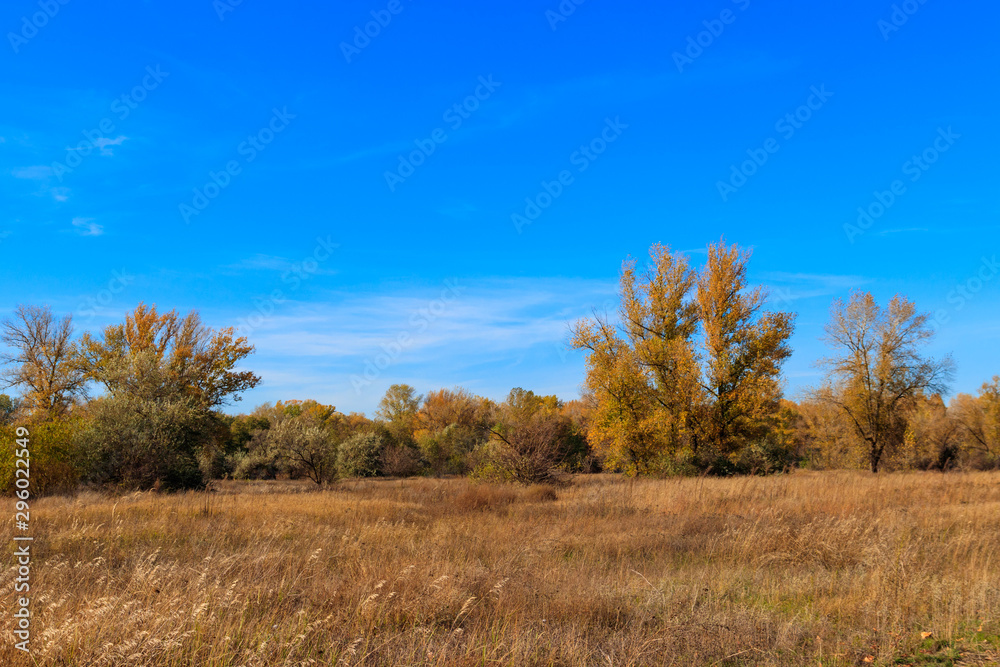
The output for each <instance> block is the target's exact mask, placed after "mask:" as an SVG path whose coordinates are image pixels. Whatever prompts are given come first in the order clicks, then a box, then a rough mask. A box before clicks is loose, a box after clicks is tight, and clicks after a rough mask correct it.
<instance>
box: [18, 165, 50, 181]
mask: <svg viewBox="0 0 1000 667" xmlns="http://www.w3.org/2000/svg"><path fill="white" fill-rule="evenodd" d="M10 173H11V176H13V177H14V178H24V179H30V180H35V181H44V180H48V178H49V177H51V176H52V167H49V166H48V165H44V164H36V165H32V166H30V167H20V168H18V169H14V170H12V171H11V172H10Z"/></svg>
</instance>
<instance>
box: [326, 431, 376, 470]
mask: <svg viewBox="0 0 1000 667" xmlns="http://www.w3.org/2000/svg"><path fill="white" fill-rule="evenodd" d="M384 447H385V441H384V440H383V439H382V436H380V435H379V434H377V433H358V434H355V435H353V436H351V437H350V438H348V439H347V440H345V441H344V442H342V443H340V447H339V449H338V450H337V474H338V475H339V476H340V477H375V476H376V475H378V474H379V473H380V470H379V467H380V466H379V464H380V461H381V456H382V450H383V448H384Z"/></svg>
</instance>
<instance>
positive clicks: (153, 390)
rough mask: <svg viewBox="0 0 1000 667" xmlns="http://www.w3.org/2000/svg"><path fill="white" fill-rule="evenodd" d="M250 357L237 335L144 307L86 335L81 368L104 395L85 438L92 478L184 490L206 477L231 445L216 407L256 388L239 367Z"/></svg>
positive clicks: (249, 348)
mask: <svg viewBox="0 0 1000 667" xmlns="http://www.w3.org/2000/svg"><path fill="white" fill-rule="evenodd" d="M252 352H253V347H252V346H251V345H249V344H248V343H247V341H246V339H245V338H235V337H234V330H233V329H222V330H220V331H213V330H212V329H210V328H208V327H205V326H203V325H202V323H201V319H200V318H199V316H198V314H197V313H194V312H192V313H190V314H189V315H187V316H186V317H183V318H181V317H180V316H179V315H178V314H177V313H176V311H171V312H169V313H163V314H161V313H159V312H157V310H156V307H155V306H152V307H147V306H145V305H144V304H140V305H139V307H138V308H136V309H135V311H134V312H132V313H129V314H128V315H127V316H126V319H125V322H124V323H122V324H117V325H112V326H109V327H107V328H106V329H105V330H104V331H103V333H102V335H100V336H99V337H94V336H91V335H90V334H84V336H83V337H82V338H81V339H80V342H79V350H78V355H77V358H76V367H77V368H78V369H79V371H80V372H81V373H83V374H84V377H86V378H87V379H88V380H93V381H96V382H99V383H100V384H102V385H103V386H104V388H105V389H106V395H105V396H104V397H102V398H101V399H100V400H99V401H97V403H96V405H95V406H94V409H93V414H94V419H93V420H92V421H91V423H90V424H89V426H88V431H87V433H85V434H84V437H83V441H84V442H85V443H87V451H88V452H89V456H90V459H91V462H92V465H93V470H92V479H93V481H95V482H99V483H102V484H109V485H116V486H135V487H139V488H148V487H150V486H152V485H154V484H155V483H156V482H157V481H159V482H161V483H169V484H170V485H171V486H172V487H174V488H187V487H190V486H197V485H199V484H201V483H202V481H204V479H207V478H208V477H210V476H211V475H212V474H213V472H216V471H217V468H218V465H217V464H218V462H219V460H220V459H221V458H223V452H222V448H223V447H224V444H225V442H226V441H228V438H229V433H228V432H227V431H228V430H227V429H226V425H225V423H224V420H222V419H221V417H220V415H219V413H218V412H217V411H216V410H217V408H219V407H220V406H222V405H224V404H225V403H226V402H228V401H229V400H239V399H240V393H241V392H243V391H246V390H247V389H251V388H253V387H255V386H256V385H257V384H258V383H259V382H260V378H259V377H257V376H256V375H254V374H253V373H252V372H250V371H241V370H239V369H238V368H237V366H238V364H239V363H240V362H241V361H242V360H243V359H245V358H246V357H247V356H249V355H250V354H251V353H252ZM192 461H194V465H193V467H192ZM199 469H200V474H196V473H198V471H199Z"/></svg>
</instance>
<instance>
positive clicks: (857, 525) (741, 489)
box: [0, 473, 1000, 666]
mask: <svg viewBox="0 0 1000 667" xmlns="http://www.w3.org/2000/svg"><path fill="white" fill-rule="evenodd" d="M10 514H13V510H11V512H10ZM32 521H33V524H34V529H33V530H34V534H35V535H36V549H37V553H36V555H35V560H34V561H33V563H32V566H33V572H32V580H33V583H32V594H33V597H34V600H33V602H32V605H33V609H34V613H35V617H34V621H33V623H34V625H33V628H34V633H33V637H32V649H33V652H32V655H31V658H30V659H25V656H24V655H23V654H22V653H20V652H18V651H16V650H15V649H14V648H13V640H12V638H11V632H10V628H11V627H12V619H11V617H10V613H9V610H10V609H11V608H12V605H13V600H14V596H13V593H12V588H13V586H12V581H13V578H14V576H15V572H14V568H13V567H12V566H11V561H12V559H11V558H10V553H11V552H12V551H13V547H12V546H8V547H7V558H6V559H5V567H4V570H3V573H2V576H0V579H2V581H0V589H2V591H3V594H2V598H0V600H2V606H3V609H4V614H3V616H4V620H3V621H2V623H3V624H5V625H6V626H7V627H3V628H0V630H2V634H0V664H3V665H17V664H37V665H129V666H136V665H155V666H172V665H193V666H203V665H211V666H222V665H247V666H254V665H518V666H520V665H807V664H808V665H865V664H873V665H890V664H893V665H905V664H911V665H931V664H941V665H945V664H956V665H957V664H966V665H992V664H1000V637H998V635H1000V624H998V620H1000V474H989V473H976V474H948V475H940V474H893V475H883V476H879V477H875V476H872V475H868V474H861V473H796V474H793V475H788V476H777V477H770V478H738V479H711V478H708V479H690V478H687V479H673V480H637V481H636V480H628V479H622V478H619V477H615V476H610V475H598V476H586V477H577V478H576V479H575V480H574V482H573V484H572V485H571V486H568V487H564V488H558V489H552V488H549V487H534V488H529V489H523V488H504V487H493V486H485V485H476V484H474V483H472V482H469V481H467V480H464V479H447V480H437V479H413V480H401V481H400V480H381V481H365V482H350V483H344V484H341V485H339V486H336V487H334V488H332V489H330V490H325V491H316V490H314V488H311V487H310V486H309V485H308V484H299V483H297V482H274V483H249V484H235V483H234V484H227V485H223V486H221V487H220V488H219V490H218V491H217V492H216V493H198V494H195V493H192V494H187V495H176V496H170V495H156V494H152V493H146V494H135V495H132V496H126V497H119V498H111V497H101V496H97V495H93V494H81V495H79V496H77V497H75V498H47V499H42V500H39V501H37V502H35V503H34V505H33V508H32ZM12 528H13V526H12V525H9V526H8V529H9V530H8V534H10V533H12V532H13V530H12ZM927 633H931V634H927Z"/></svg>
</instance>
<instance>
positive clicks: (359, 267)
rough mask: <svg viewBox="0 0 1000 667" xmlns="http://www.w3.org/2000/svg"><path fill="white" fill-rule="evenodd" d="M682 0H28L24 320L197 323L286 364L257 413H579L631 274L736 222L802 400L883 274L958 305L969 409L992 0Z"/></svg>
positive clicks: (943, 336) (983, 365) (16, 231)
mask: <svg viewBox="0 0 1000 667" xmlns="http://www.w3.org/2000/svg"><path fill="white" fill-rule="evenodd" d="M653 4H654V3H640V2H634V1H627V0H626V1H623V2H615V3H611V2H603V1H602V0H586V1H585V2H582V3H580V4H579V5H576V4H574V3H573V2H572V1H571V0H567V1H566V2H563V3H562V4H561V5H560V3H559V2H558V1H557V0H547V1H543V0H537V1H522V0H508V1H507V2H502V3H501V2H485V3H471V4H470V3H456V2H445V3H424V2H420V1H419V0H417V1H413V0H395V1H393V2H389V1H385V2H383V1H382V0H377V1H369V0H363V1H362V0H349V1H347V2H340V3H318V2H296V1H294V0H292V1H289V2H285V3H280V4H279V3H263V2H260V1H259V0H243V1H242V2H241V3H239V4H231V3H230V2H228V1H227V0H218V1H217V2H212V0H199V1H197V2H191V1H186V0H182V1H177V2H170V3H167V2H161V1H157V0H147V1H145V2H132V3H112V4H109V5H106V6H102V8H101V10H100V11H98V10H95V9H94V8H93V7H92V6H90V5H88V4H86V3H82V2H79V0H68V1H65V3H61V2H59V0H49V1H47V0H42V1H41V2H38V0H35V1H28V0H12V1H11V2H8V3H5V5H4V7H3V9H2V11H0V28H2V30H3V32H4V33H5V38H4V44H3V45H2V46H0V51H3V53H2V55H0V67H2V68H3V72H2V73H3V81H4V86H3V94H4V96H5V98H6V99H5V100H4V104H3V109H4V113H3V114H2V116H0V193H2V194H0V196H2V201H3V211H2V217H0V249H2V251H3V257H4V261H3V263H2V264H0V276H2V281H3V295H4V298H3V300H2V301H0V316H6V315H8V314H9V313H10V311H11V310H12V309H13V308H14V307H15V306H16V304H18V303H33V304H49V305H51V306H52V308H53V309H54V310H55V311H56V312H58V313H70V312H72V313H74V315H75V318H76V322H77V325H78V328H80V329H91V330H93V329H98V328H101V327H103V326H106V325H107V324H109V323H112V322H116V321H120V320H121V319H122V317H123V315H124V313H125V311H126V310H129V309H131V308H134V307H135V305H136V304H137V303H138V302H139V301H145V302H147V303H155V304H157V306H158V307H160V308H161V309H173V308H176V309H178V310H181V311H187V310H190V309H197V310H199V311H200V312H201V314H202V316H203V318H204V319H205V320H206V322H207V323H209V324H210V325H212V326H215V327H223V326H240V327H242V328H243V330H244V331H245V332H246V333H247V334H248V335H249V337H250V339H251V341H252V342H253V343H254V344H255V345H256V346H257V348H258V352H257V354H256V355H255V356H254V357H253V358H252V360H251V361H250V362H249V367H251V368H253V369H254V370H256V371H257V372H259V373H260V374H261V375H262V376H263V378H264V382H263V384H262V385H261V386H260V387H259V388H258V389H256V390H254V391H252V392H250V393H249V394H248V395H247V396H246V399H245V401H244V403H242V404H238V405H237V406H236V407H237V408H239V409H248V408H249V407H251V406H252V405H254V404H257V403H261V402H264V401H273V400H277V399H288V398H315V399H318V400H321V401H324V402H327V403H332V404H334V405H336V406H337V407H338V409H341V410H344V411H349V410H360V411H365V412H369V413H370V412H371V411H372V410H373V409H374V407H375V405H376V404H377V402H378V399H379V397H380V396H381V394H382V393H383V392H384V390H385V388H386V387H388V386H389V385H390V384H392V383H395V382H408V383H410V384H413V385H415V386H416V387H417V388H418V389H419V390H420V391H427V390H430V389H435V388H438V387H443V386H454V385H463V386H465V387H467V388H468V389H470V390H472V391H475V392H477V393H480V394H483V395H487V396H491V397H497V398H499V397H502V396H503V395H505V394H506V392H507V391H508V390H509V389H510V388H511V387H512V386H523V387H525V388H530V389H533V390H535V391H540V392H543V393H557V394H558V395H560V396H561V397H563V398H566V399H570V398H574V397H576V395H577V393H578V388H579V385H580V383H581V382H582V380H583V375H584V364H583V357H582V355H581V354H580V353H578V352H573V351H567V350H566V349H565V341H566V339H567V332H568V327H569V324H570V323H571V322H573V321H574V320H575V319H577V318H578V317H581V316H585V315H587V314H588V313H590V312H591V311H592V310H593V309H594V308H598V309H603V308H610V307H613V303H614V296H615V289H616V282H617V276H618V271H619V268H620V265H621V261H622V260H623V259H625V258H626V257H628V256H630V255H631V256H634V257H645V256H646V253H647V249H648V247H649V246H650V244H652V243H654V242H661V243H665V244H669V245H671V246H672V247H673V248H675V249H680V250H687V251H690V252H691V257H692V259H693V260H694V261H695V262H696V263H697V262H700V261H701V260H702V259H703V257H704V247H705V244H706V243H708V242H710V241H714V240H717V239H718V238H719V237H720V235H722V234H725V236H726V237H727V239H728V240H730V241H733V242H737V243H740V244H741V245H744V246H748V247H752V248H753V249H754V258H753V261H752V265H751V273H752V279H753V280H754V281H756V282H759V283H763V284H767V285H769V286H770V287H771V288H772V290H773V294H774V297H775V304H776V306H778V307H781V308H788V309H793V310H795V311H797V312H798V313H799V318H798V326H797V330H796V333H795V337H794V340H793V345H794V347H795V354H794V356H793V357H792V358H791V359H790V360H789V362H788V363H787V365H786V376H787V387H788V391H789V392H790V393H794V392H795V391H797V390H799V389H801V388H802V387H804V386H808V385H810V384H813V383H815V382H817V381H818V379H819V376H818V375H817V371H816V369H815V368H814V365H813V364H814V362H815V360H816V359H817V358H819V357H820V356H822V355H823V354H824V348H823V346H822V343H820V342H819V341H818V337H819V335H820V334H821V333H822V326H823V323H824V322H825V321H826V318H827V312H828V308H829V305H830V302H831V300H832V299H833V298H835V297H846V296H847V295H848V294H849V291H850V290H851V289H852V288H857V287H860V288H864V289H869V290H872V291H873V292H874V293H875V295H876V296H877V297H878V298H879V299H880V300H882V301H884V300H886V299H888V298H889V297H890V296H891V295H892V294H895V293H897V292H902V293H904V294H907V295H908V296H909V297H910V298H912V299H914V300H915V301H916V302H917V304H918V306H919V307H920V308H921V309H923V310H926V311H930V312H935V313H939V319H940V326H939V330H940V334H939V336H938V339H937V340H936V342H935V343H934V344H933V351H934V352H935V353H937V354H942V353H946V352H951V353H953V355H954V357H955V359H956V361H957V363H958V374H957V376H956V380H955V383H954V389H955V391H967V392H968V391H974V390H975V389H976V388H978V386H979V384H980V383H981V382H982V381H984V380H986V379H988V377H989V376H991V375H993V374H996V373H1000V345H998V339H1000V316H998V309H997V306H998V304H1000V269H998V268H995V267H994V264H993V262H994V257H996V256H997V255H998V254H1000V247H998V246H1000V233H998V225H997V221H998V212H1000V211H998V205H997V197H996V193H997V187H996V175H997V169H996V164H997V156H998V155H1000V150H998V149H1000V141H998V139H1000V130H998V128H997V124H996V121H995V118H996V109H997V101H998V100H997V97H998V96H997V85H996V76H997V71H998V69H1000V68H998V65H1000V56H998V50H997V48H996V42H995V26H996V24H997V20H998V18H1000V16H998V14H1000V9H998V7H997V5H996V4H995V3H987V2H985V1H975V2H967V3H958V4H954V3H953V4H949V3H945V2H943V1H942V0H927V1H926V2H924V3H923V4H921V3H920V2H919V0H912V1H911V2H908V3H897V4H896V5H894V4H893V3H892V2H888V1H887V2H878V1H875V0H870V1H865V2H860V1H850V0H848V1H846V2H841V3H801V2H796V3H791V2H764V1H763V0H736V1H735V2H734V1H730V0H713V1H698V2H690V3H656V6H653ZM674 4H676V5H677V6H674ZM366 30H367V31H368V33H369V35H373V36H369V35H365V31H366ZM81 142H82V143H81ZM414 151H417V152H416V153H414ZM914 158H916V161H915V160H914ZM748 160H749V161H750V162H747V161H748ZM754 160H756V162H754ZM734 170H735V172H736V173H735V174H734ZM741 170H742V171H743V174H739V173H738V172H740V171H741ZM746 174H750V175H749V176H747V175H746ZM893 188H895V190H896V192H895V193H893ZM876 193H879V194H878V195H876ZM879 199H881V202H880V201H879ZM534 207H537V208H534ZM859 207H861V208H862V209H863V210H869V211H870V212H871V213H872V214H873V217H872V218H871V219H870V222H869V221H868V220H866V219H862V222H863V223H864V224H865V225H867V228H866V229H862V228H861V227H858V226H856V225H857V220H858V217H859V213H858V209H859ZM880 209H881V210H880ZM518 216H520V217H518ZM526 223H530V224H526ZM845 225H855V227H847V228H846V229H845ZM960 289H964V290H965V291H964V293H963V292H962V291H960ZM380 355H381V356H380Z"/></svg>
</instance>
